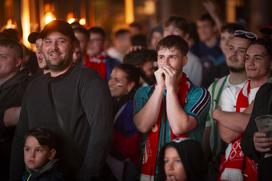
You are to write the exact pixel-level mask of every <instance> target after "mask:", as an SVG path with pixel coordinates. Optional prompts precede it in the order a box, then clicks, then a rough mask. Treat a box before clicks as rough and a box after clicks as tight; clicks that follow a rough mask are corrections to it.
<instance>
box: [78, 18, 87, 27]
mask: <svg viewBox="0 0 272 181" xmlns="http://www.w3.org/2000/svg"><path fill="white" fill-rule="evenodd" d="M79 24H81V25H83V26H84V25H86V19H85V18H80V20H79Z"/></svg>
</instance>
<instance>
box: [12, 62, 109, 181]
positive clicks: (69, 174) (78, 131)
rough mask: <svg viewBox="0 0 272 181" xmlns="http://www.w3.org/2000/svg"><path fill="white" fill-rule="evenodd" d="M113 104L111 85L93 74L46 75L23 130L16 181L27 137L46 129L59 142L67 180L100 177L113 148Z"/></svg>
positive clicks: (30, 97)
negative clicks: (99, 174) (38, 128)
mask: <svg viewBox="0 0 272 181" xmlns="http://www.w3.org/2000/svg"><path fill="white" fill-rule="evenodd" d="M112 118H113V116H112V102H111V96H110V92H109V90H108V87H107V85H106V84H105V82H104V81H103V80H101V79H100V78H99V77H98V75H97V74H96V73H94V72H93V71H92V70H90V69H87V68H83V67H82V66H81V65H77V66H74V67H71V68H70V69H69V70H68V71H67V72H66V73H64V74H62V75H60V76H58V77H54V78H52V77H50V76H49V74H46V75H42V76H40V77H38V78H36V79H35V80H33V81H32V82H31V84H30V85H29V87H28V89H27V91H26V94H25V97H24V101H23V106H22V110H21V115H20V120H19V123H18V125H17V129H16V133H15V137H14V142H13V147H12V156H11V166H10V170H11V172H10V177H11V178H10V180H19V179H20V176H22V173H23V169H24V164H23V152H22V150H23V137H24V135H25V133H26V132H27V131H28V130H29V129H31V128H34V127H44V128H48V129H50V130H52V131H53V132H55V133H56V134H57V135H58V137H59V139H60V140H59V143H60V144H59V148H58V149H57V150H58V153H59V154H58V157H59V158H60V164H61V165H62V166H63V173H64V176H65V177H66V179H67V180H76V178H77V179H79V180H82V181H84V180H90V178H91V177H92V176H97V175H98V173H99V170H100V169H101V167H102V164H103V163H104V161H105V157H106V154H107V152H108V149H109V147H110V141H111V140H110V138H111V135H112Z"/></svg>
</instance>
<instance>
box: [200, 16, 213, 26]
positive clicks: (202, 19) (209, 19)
mask: <svg viewBox="0 0 272 181" xmlns="http://www.w3.org/2000/svg"><path fill="white" fill-rule="evenodd" d="M198 21H209V22H210V23H211V25H212V26H215V21H214V20H213V18H212V17H211V16H210V15H209V14H203V15H202V16H200V18H199V19H198Z"/></svg>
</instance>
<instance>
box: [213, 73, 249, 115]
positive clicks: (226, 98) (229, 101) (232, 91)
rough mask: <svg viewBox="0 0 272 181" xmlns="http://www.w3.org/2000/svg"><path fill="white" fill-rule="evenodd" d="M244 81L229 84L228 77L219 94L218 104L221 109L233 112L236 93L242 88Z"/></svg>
mask: <svg viewBox="0 0 272 181" xmlns="http://www.w3.org/2000/svg"><path fill="white" fill-rule="evenodd" d="M245 83H246V81H244V82H242V83H240V84H231V83H230V82H229V77H228V80H227V85H226V87H225V88H224V90H223V92H222V94H221V97H220V100H219V104H218V105H219V106H220V107H221V109H222V111H227V112H235V110H236V108H235V107H236V98H237V95H238V93H239V91H240V90H241V89H242V88H243V86H244V84H245Z"/></svg>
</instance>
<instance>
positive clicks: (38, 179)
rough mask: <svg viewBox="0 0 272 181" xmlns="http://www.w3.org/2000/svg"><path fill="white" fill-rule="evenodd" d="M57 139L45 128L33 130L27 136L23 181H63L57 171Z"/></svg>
mask: <svg viewBox="0 0 272 181" xmlns="http://www.w3.org/2000/svg"><path fill="white" fill-rule="evenodd" d="M56 147H57V143H56V137H55V136H54V134H53V133H52V132H51V131H49V130H47V129H44V128H33V129H31V130H30V131H29V132H28V133H27V134H26V136H25V144H24V162H25V166H26V170H25V172H24V175H23V178H22V180H23V181H62V180H64V179H63V177H62V174H61V172H59V171H58V169H57V162H58V160H57V159H55V156H56Z"/></svg>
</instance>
